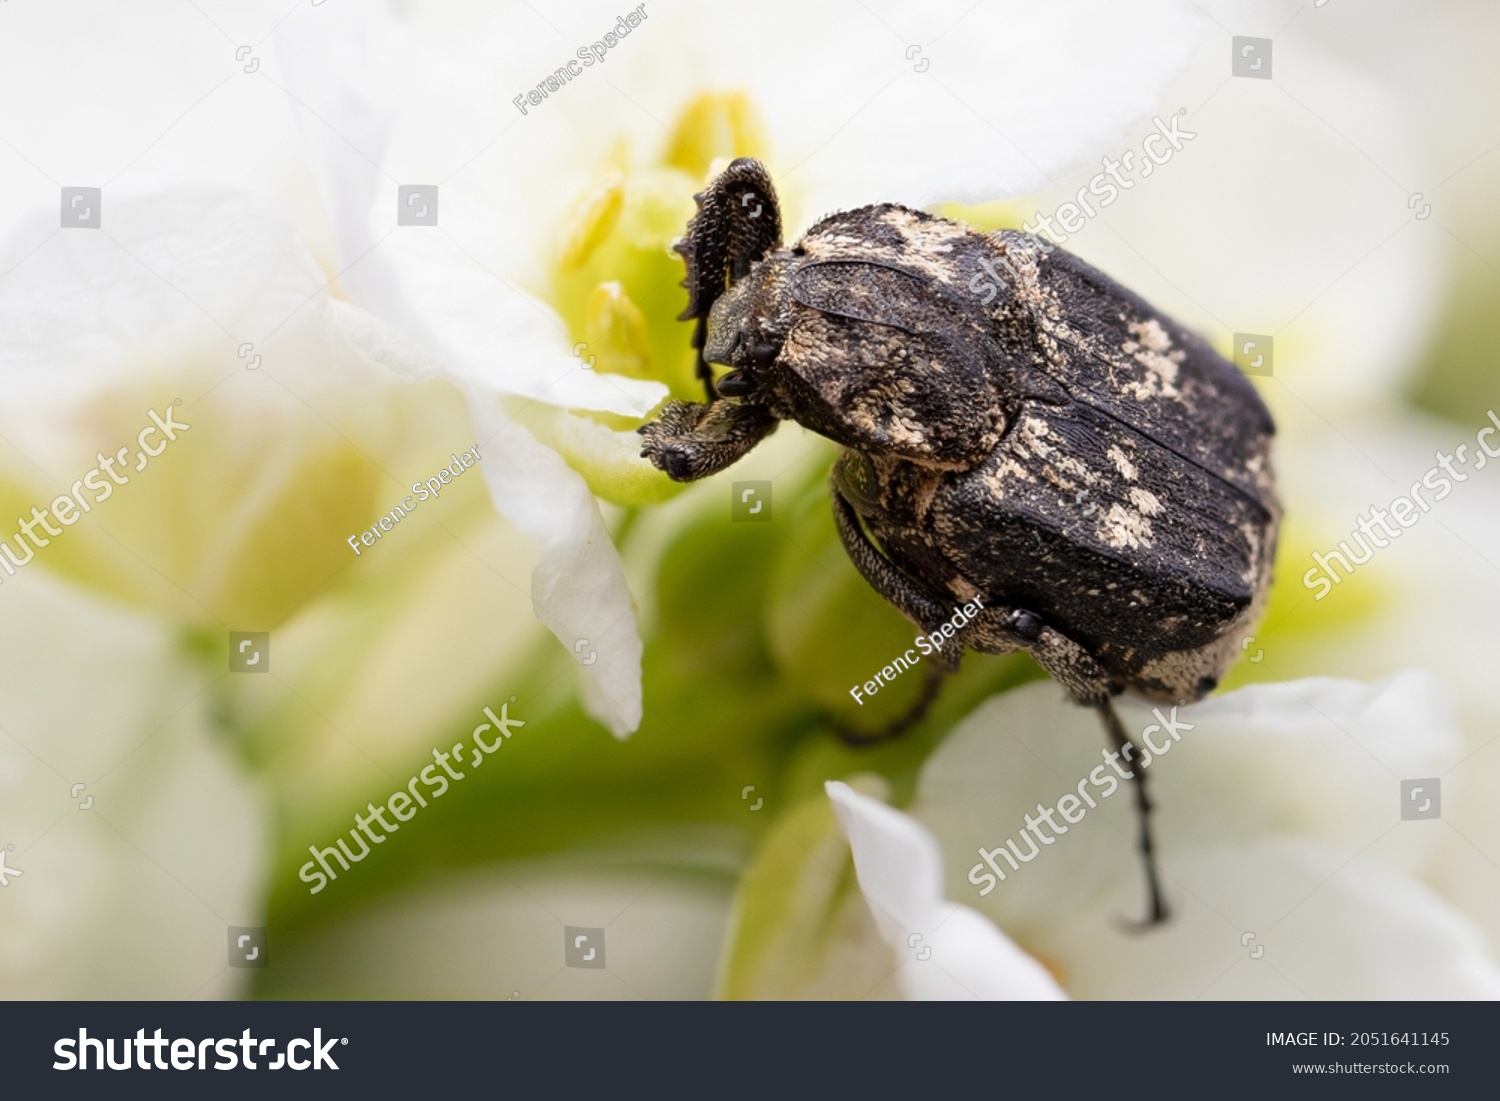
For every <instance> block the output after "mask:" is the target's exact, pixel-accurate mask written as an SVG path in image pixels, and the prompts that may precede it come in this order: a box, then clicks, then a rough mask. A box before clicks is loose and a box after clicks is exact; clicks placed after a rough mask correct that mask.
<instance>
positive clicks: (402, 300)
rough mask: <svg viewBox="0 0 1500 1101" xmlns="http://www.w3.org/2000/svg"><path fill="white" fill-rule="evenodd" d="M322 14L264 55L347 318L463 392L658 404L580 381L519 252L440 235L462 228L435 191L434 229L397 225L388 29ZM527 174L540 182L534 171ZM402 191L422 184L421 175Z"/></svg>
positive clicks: (457, 210)
mask: <svg viewBox="0 0 1500 1101" xmlns="http://www.w3.org/2000/svg"><path fill="white" fill-rule="evenodd" d="M322 14H323V13H319V15H320V16H321V15H322ZM328 14H329V16H330V18H328V19H322V18H318V19H302V20H296V21H292V22H289V23H288V24H286V25H285V26H284V27H283V28H282V29H280V30H279V31H278V32H277V51H278V56H279V57H280V59H281V62H282V65H283V67H284V69H285V72H286V76H287V79H288V81H289V84H290V87H291V89H292V91H293V93H294V95H295V96H296V97H297V99H298V100H299V102H300V103H301V104H302V105H303V107H302V108H301V109H299V110H298V118H299V122H300V124H301V127H302V131H303V135H304V138H305V139H306V141H307V144H308V145H309V147H310V152H311V159H312V162H313V164H314V166H315V168H316V170H317V174H318V176H319V178H320V181H321V183H322V185H323V195H324V201H325V203H326V205H327V208H328V212H329V218H330V220H331V222H332V224H333V228H334V237H335V240H336V241H337V244H338V248H339V256H338V260H337V264H338V268H339V279H340V281H341V282H342V283H343V284H344V285H345V286H346V287H347V288H348V289H349V291H350V293H351V294H352V295H353V296H354V298H355V300H356V301H357V302H358V303H359V305H361V306H363V307H364V308H365V309H367V310H370V311H371V312H373V313H375V314H376V315H378V316H379V317H381V318H382V319H383V320H384V321H386V322H387V323H389V324H391V325H394V326H396V327H397V328H399V329H400V330H401V331H402V332H403V334H404V335H405V336H406V337H407V338H408V339H410V340H412V341H413V342H415V343H416V344H418V345H420V346H421V347H422V348H423V349H424V350H425V351H426V352H427V353H428V354H429V355H431V356H432V357H433V359H434V361H435V362H437V363H439V364H441V365H442V367H443V368H444V369H445V371H446V372H447V373H449V374H451V375H452V376H453V377H455V378H456V379H458V380H459V381H460V382H461V383H464V384H477V385H481V386H483V387H485V388H486V389H488V390H490V391H491V392H493V393H497V394H509V395H515V396H518V397H523V398H530V399H532V400H536V401H543V402H546V403H548V404H551V405H556V406H560V407H563V408H571V409H589V410H597V411H603V412H611V413H620V414H623V415H626V416H643V415H644V414H645V413H647V412H648V411H649V410H650V409H651V408H652V407H653V406H655V405H656V404H658V403H659V402H660V401H661V400H662V399H663V398H664V397H665V396H666V394H667V388H666V387H665V386H663V385H662V384H660V383H656V382H649V381H642V380H637V379H627V378H622V377H618V376H610V375H605V374H602V373H597V372H593V371H588V370H584V369H583V364H582V362H581V361H580V360H579V359H578V358H577V357H576V356H574V355H572V349H571V345H570V343H569V341H568V334H567V328H566V326H565V325H564V324H563V323H562V321H561V319H560V318H559V317H558V316H557V314H556V313H555V311H553V310H552V308H551V307H550V306H548V305H547V304H546V303H544V302H542V301H540V300H539V299H537V298H536V297H535V296H534V295H533V294H531V293H529V292H528V291H527V290H525V289H523V287H522V285H521V277H520V273H523V272H529V271H530V270H531V264H530V260H529V259H527V258H523V257H520V256H516V255H515V253H516V252H518V251H520V249H519V247H515V248H512V249H511V250H510V251H509V252H500V253H496V254H489V253H488V252H487V251H486V250H484V249H482V248H481V247H480V246H478V245H476V244H475V243H474V240H473V234H470V233H466V232H464V230H463V229H461V228H460V229H459V230H458V231H457V232H456V233H450V231H449V230H448V228H447V227H448V226H449V225H450V224H453V223H456V222H462V221H463V217H464V215H463V213H462V207H458V206H457V205H456V204H454V205H453V206H452V207H450V206H445V205H444V204H443V203H442V202H441V201H440V197H441V196H442V195H443V192H442V191H441V189H440V190H439V193H438V195H439V198H433V200H432V202H433V205H435V206H436V208H437V210H436V213H435V217H436V218H437V221H436V223H435V224H434V225H432V226H420V225H410V226H398V225H397V220H396V218H397V207H398V198H399V192H398V182H397V181H396V180H395V179H394V178H393V177H392V176H391V175H390V173H389V172H388V171H387V170H386V164H387V162H388V161H389V159H390V153H389V150H388V148H387V146H388V144H389V140H390V136H391V129H392V127H393V126H394V124H395V120H396V118H397V116H398V112H397V110H396V103H395V102H394V96H395V91H394V89H393V87H392V86H391V82H390V81H389V80H387V77H386V74H385V72H384V71H379V66H378V64H377V60H376V59H377V57H380V58H384V57H386V56H388V55H389V54H390V53H391V52H392V51H395V50H396V49H397V48H398V47H397V41H396V35H395V28H394V26H393V25H392V24H390V23H389V22H388V21H386V20H383V19H381V18H378V17H376V18H367V16H368V15H369V14H370V13H360V14H359V17H358V18H354V13H353V12H352V11H350V12H348V13H346V17H345V18H343V19H340V18H336V17H334V13H332V12H330V13H328ZM404 62H405V63H404V64H397V74H400V73H401V72H403V71H406V72H409V71H410V70H409V66H410V65H411V63H412V59H411V58H410V57H408V58H405V59H404ZM393 63H394V62H393ZM397 79H398V80H399V75H398V77H397ZM391 167H393V168H394V165H392V166H391ZM530 167H531V168H532V169H533V170H535V171H538V172H541V173H542V174H543V175H544V176H545V174H546V166H545V165H535V164H533V165H531V166H530ZM397 171H399V169H397ZM401 182H405V183H412V184H427V185H431V184H433V183H434V181H433V180H431V179H429V178H427V177H426V176H423V177H420V178H414V179H411V180H403V181H401ZM511 215H512V220H513V221H518V222H520V223H521V224H524V225H527V226H528V227H529V226H530V225H531V224H532V223H533V221H534V219H535V214H534V212H527V213H525V214H524V215H523V213H522V211H521V210H520V209H519V208H516V209H513V210H512V211H511ZM476 250H478V251H479V252H483V253H485V255H484V256H479V255H476ZM532 251H537V250H536V249H535V248H533V250H532Z"/></svg>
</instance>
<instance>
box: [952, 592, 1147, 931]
mask: <svg viewBox="0 0 1500 1101" xmlns="http://www.w3.org/2000/svg"><path fill="white" fill-rule="evenodd" d="M986 611H987V612H989V613H991V614H990V615H989V617H988V618H984V617H983V616H981V618H980V620H979V621H978V622H977V623H975V624H973V625H972V626H973V627H974V628H976V630H977V631H979V632H980V633H981V634H982V635H984V636H985V637H986V638H987V639H989V640H995V641H1000V642H1001V643H1002V644H1003V643H1004V642H1005V641H1006V640H1007V639H1014V640H1015V642H1016V643H1017V644H1019V645H1021V646H1024V647H1025V648H1026V650H1027V651H1028V652H1029V653H1030V654H1031V656H1032V658H1033V659H1034V660H1035V661H1036V663H1037V664H1038V665H1040V666H1041V667H1042V668H1043V669H1044V670H1046V671H1047V672H1048V673H1049V674H1051V676H1052V678H1053V679H1054V680H1056V681H1057V682H1058V683H1060V684H1061V685H1062V686H1063V687H1064V688H1066V689H1067V691H1068V694H1069V695H1070V696H1072V697H1073V699H1074V700H1075V701H1076V702H1077V703H1080V704H1082V705H1083V706H1085V707H1091V708H1093V709H1094V710H1095V711H1097V712H1099V718H1100V719H1101V720H1102V721H1103V723H1104V732H1105V734H1106V735H1107V736H1108V738H1109V741H1110V746H1111V748H1112V749H1113V750H1114V751H1115V753H1117V754H1119V755H1121V756H1123V757H1124V758H1125V760H1126V761H1127V762H1130V763H1131V764H1133V765H1135V767H1133V768H1132V769H1131V770H1130V773H1131V781H1130V782H1131V786H1132V787H1133V788H1134V790H1135V810H1136V820H1137V821H1138V822H1139V823H1140V832H1139V835H1138V840H1137V847H1138V848H1139V850H1140V854H1141V861H1142V863H1143V864H1144V866H1145V870H1146V889H1147V892H1148V895H1149V899H1150V905H1151V910H1150V913H1149V915H1148V916H1147V918H1146V920H1145V921H1143V922H1141V923H1140V926H1139V927H1140V928H1143V929H1146V928H1150V927H1151V926H1153V925H1160V924H1161V923H1162V922H1164V921H1166V920H1167V916H1168V914H1167V905H1166V901H1165V900H1164V898H1163V896H1162V890H1161V878H1160V875H1159V874H1158V871H1157V866H1156V842H1155V838H1154V836H1153V834H1152V831H1151V808H1152V803H1151V795H1150V792H1149V791H1147V789H1146V772H1145V769H1144V768H1142V767H1141V766H1140V765H1139V764H1135V762H1136V761H1137V760H1138V759H1139V757H1140V755H1139V753H1138V752H1137V749H1136V745H1135V743H1134V742H1132V741H1131V740H1130V736H1129V735H1128V734H1126V732H1125V726H1124V724H1123V723H1121V722H1120V716H1119V715H1118V714H1117V713H1116V711H1115V706H1114V703H1113V702H1112V699H1113V696H1114V694H1115V685H1114V684H1113V683H1112V680H1111V678H1110V676H1109V674H1108V673H1107V672H1106V671H1105V669H1104V667H1103V666H1102V665H1100V664H1099V662H1098V660H1097V659H1096V658H1095V657H1094V656H1093V655H1092V654H1091V653H1089V652H1088V650H1086V649H1084V647H1083V646H1081V645H1080V644H1079V643H1077V642H1075V641H1074V640H1073V639H1070V638H1068V637H1067V636H1066V635H1064V634H1062V632H1060V631H1058V630H1057V629H1056V628H1053V627H1048V626H1046V625H1045V624H1044V623H1043V622H1042V620H1041V617H1039V616H1037V615H1036V614H1035V613H1033V612H1028V611H1026V610H1024V609H1019V608H1017V609H1009V610H1003V609H998V608H996V609H987V610H986Z"/></svg>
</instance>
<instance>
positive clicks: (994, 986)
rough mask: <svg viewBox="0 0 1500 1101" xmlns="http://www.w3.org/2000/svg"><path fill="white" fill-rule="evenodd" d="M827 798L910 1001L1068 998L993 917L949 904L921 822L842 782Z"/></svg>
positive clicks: (933, 848)
mask: <svg viewBox="0 0 1500 1101" xmlns="http://www.w3.org/2000/svg"><path fill="white" fill-rule="evenodd" d="M828 798H829V799H831V800H832V801H833V806H834V809H835V810H836V811H837V812H838V816H839V823H840V825H841V826H842V827H843V830H844V834H845V836H847V837H848V838H849V847H850V849H851V850H852V851H853V856H854V869H855V871H856V873H858V875H859V886H860V890H862V891H863V892H864V896H865V901H866V902H868V903H869V904H870V911H871V913H872V914H873V915H874V918H875V924H876V926H877V927H878V928H879V930H880V934H881V936H882V937H884V938H885V941H886V943H887V944H888V945H889V946H890V947H891V948H892V949H893V950H894V951H895V952H896V953H897V958H898V959H902V960H903V961H904V962H903V963H902V964H901V969H900V973H899V974H900V980H899V981H900V983H901V986H902V988H903V989H904V990H905V992H906V995H907V997H909V998H912V999H923V1000H926V999H949V998H967V997H973V998H1005V999H1011V1000H1049V999H1056V998H1062V997H1063V996H1064V995H1063V993H1062V991H1061V990H1060V989H1058V986H1057V983H1055V982H1054V981H1053V980H1052V977H1051V976H1050V975H1048V974H1047V971H1046V969H1045V968H1044V967H1043V966H1042V965H1041V964H1040V963H1038V962H1037V961H1036V960H1034V959H1032V958H1031V957H1030V956H1028V955H1026V953H1024V952H1022V951H1021V950H1020V949H1019V948H1017V947H1016V945H1015V944H1014V943H1013V942H1012V941H1011V940H1010V938H1008V937H1006V936H1005V934H1003V933H1001V932H1000V930H998V929H997V928H995V926H994V924H993V923H992V922H990V921H989V919H987V918H985V917H983V916H981V915H980V914H979V913H977V912H976V911H974V910H973V909H971V908H970V907H968V906H960V905H956V904H954V903H952V902H947V901H945V900H944V898H943V867H942V854H941V853H940V852H939V850H938V845H937V842H936V841H935V840H933V837H932V835H931V834H930V833H928V832H927V830H925V829H924V828H923V827H922V826H921V825H920V824H919V823H918V822H916V821H914V820H913V819H911V818H909V817H907V816H906V815H904V814H902V813H901V812H900V811H896V810H892V809H891V808H890V807H888V806H886V805H885V804H884V803H882V802H880V801H879V800H878V799H874V798H871V797H870V796H868V795H861V794H859V793H858V792H856V791H855V790H854V789H853V788H851V787H849V785H847V784H843V783H839V782H838V781H830V782H829V783H828Z"/></svg>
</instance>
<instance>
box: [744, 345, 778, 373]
mask: <svg viewBox="0 0 1500 1101" xmlns="http://www.w3.org/2000/svg"><path fill="white" fill-rule="evenodd" d="M778 351H780V349H779V348H777V347H776V345H774V344H768V343H766V342H764V341H762V342H761V343H759V344H756V345H754V346H753V347H752V348H751V349H750V362H751V363H753V364H755V366H757V367H769V366H771V364H772V363H775V362H776V353H777V352H778Z"/></svg>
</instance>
